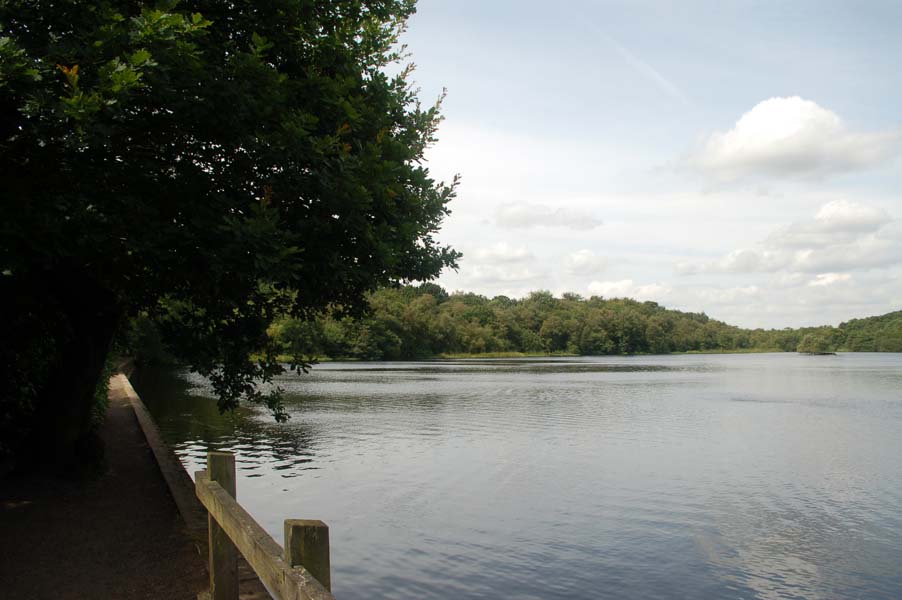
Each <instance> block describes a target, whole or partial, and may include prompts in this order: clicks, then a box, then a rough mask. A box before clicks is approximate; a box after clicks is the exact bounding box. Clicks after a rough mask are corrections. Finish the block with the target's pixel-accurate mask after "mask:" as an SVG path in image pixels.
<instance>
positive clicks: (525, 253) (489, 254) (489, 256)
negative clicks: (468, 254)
mask: <svg viewBox="0 0 902 600" xmlns="http://www.w3.org/2000/svg"><path fill="white" fill-rule="evenodd" d="M474 255H475V257H476V258H477V259H478V260H479V261H480V262H490V263H514V262H524V261H529V260H534V259H535V257H534V256H533V254H532V252H530V251H529V250H528V249H527V248H526V246H511V245H510V244H507V243H506V242H498V243H497V244H494V245H492V246H489V247H488V248H479V249H478V250H476V251H475V252H474Z"/></svg>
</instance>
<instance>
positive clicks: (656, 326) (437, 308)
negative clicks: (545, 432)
mask: <svg viewBox="0 0 902 600" xmlns="http://www.w3.org/2000/svg"><path fill="white" fill-rule="evenodd" d="M368 304H369V311H368V312H367V313H366V314H365V315H363V316H359V317H356V318H355V317H348V316H344V317H339V316H337V313H336V315H333V314H330V313H327V314H324V315H322V316H320V317H319V318H316V319H313V320H299V319H293V318H280V319H276V320H275V321H274V322H273V323H272V325H271V326H270V328H269V334H270V336H271V337H272V338H273V340H274V341H275V342H276V345H277V347H279V348H280V349H281V351H282V353H283V354H285V355H288V356H297V357H301V356H303V357H320V358H322V357H330V358H335V359H342V358H349V359H362V360H410V359H420V358H430V357H436V356H442V355H454V354H473V355H483V354H493V353H496V354H498V353H529V354H532V353H543V354H544V353H548V354H554V353H561V354H564V353H565V354H579V355H605V354H644V353H651V354H660V353H669V352H742V351H778V352H779V351H783V352H793V351H797V350H798V351H805V352H807V351H818V352H824V351H837V350H845V351H859V352H902V311H897V312H893V313H889V314H887V315H884V316H881V317H871V318H867V319H855V320H852V321H849V322H847V323H843V324H841V325H840V326H839V327H832V326H824V327H805V328H799V329H790V328H786V329H742V328H739V327H735V326H733V325H728V324H726V323H724V322H722V321H717V320H715V319H711V318H709V317H708V316H707V315H705V314H704V313H690V312H682V311H677V310H669V309H666V308H664V307H663V306H660V305H659V304H657V303H655V302H639V301H636V300H630V299H626V298H614V299H608V298H601V297H597V296H593V297H591V298H582V297H580V296H579V295H577V294H564V295H563V296H562V297H560V298H556V297H554V296H553V295H552V294H551V293H550V292H547V291H537V292H533V293H531V294H529V296H527V297H525V298H523V299H513V298H508V297H506V296H495V297H494V298H487V297H485V296H481V295H478V294H473V293H462V292H456V293H453V294H449V293H448V292H446V291H445V290H444V289H442V288H441V287H440V286H438V285H435V284H431V283H427V284H424V285H420V286H406V287H396V288H383V289H380V290H377V291H375V292H373V293H371V294H370V295H369V296H368Z"/></svg>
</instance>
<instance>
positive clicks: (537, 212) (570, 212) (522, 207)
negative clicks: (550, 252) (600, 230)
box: [495, 204, 601, 229]
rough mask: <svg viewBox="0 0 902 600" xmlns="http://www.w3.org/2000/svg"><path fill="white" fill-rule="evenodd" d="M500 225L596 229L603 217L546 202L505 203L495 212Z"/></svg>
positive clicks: (510, 226) (509, 226)
mask: <svg viewBox="0 0 902 600" xmlns="http://www.w3.org/2000/svg"><path fill="white" fill-rule="evenodd" d="M495 220H496V222H497V224H498V226H499V227H507V228H529V227H564V228H567V229H594V228H596V227H598V226H599V225H601V219H599V218H597V217H595V216H594V215H592V214H589V213H587V212H585V211H582V210H578V209H573V208H566V207H561V208H552V207H550V206H547V205H545V204H503V205H501V206H500V207H498V210H497V212H496V213H495Z"/></svg>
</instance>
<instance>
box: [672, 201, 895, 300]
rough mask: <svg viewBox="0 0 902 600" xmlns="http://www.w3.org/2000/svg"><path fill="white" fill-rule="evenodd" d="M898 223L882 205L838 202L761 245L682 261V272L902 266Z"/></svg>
mask: <svg viewBox="0 0 902 600" xmlns="http://www.w3.org/2000/svg"><path fill="white" fill-rule="evenodd" d="M892 224H894V221H893V220H892V218H891V217H890V215H889V214H888V213H887V212H886V211H884V210H882V209H879V208H875V207H871V206H865V205H863V204H859V203H856V202H849V201H846V200H836V201H833V202H828V203H827V204H824V205H823V206H822V207H821V208H820V210H818V212H817V214H816V215H815V216H814V218H813V219H811V220H808V221H801V222H796V223H792V224H790V225H789V226H787V227H783V228H781V229H778V230H777V231H775V232H773V233H772V234H771V235H769V236H768V237H767V238H766V239H765V240H764V241H762V242H761V243H759V244H758V245H757V246H756V247H753V248H740V249H737V250H733V251H731V252H729V253H727V254H726V255H724V256H723V257H721V258H719V259H717V260H715V261H711V262H702V263H691V262H683V263H679V264H677V272H678V273H681V274H684V275H693V274H699V273H766V272H777V271H787V272H790V273H793V272H794V273H814V274H831V273H838V272H842V271H854V270H866V269H872V268H879V267H888V266H892V265H896V264H902V243H900V239H899V236H898V234H897V233H898V232H896V231H894V229H896V228H894V227H892ZM819 285H820V284H819Z"/></svg>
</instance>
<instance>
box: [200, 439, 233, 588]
mask: <svg viewBox="0 0 902 600" xmlns="http://www.w3.org/2000/svg"><path fill="white" fill-rule="evenodd" d="M207 473H208V474H209V477H210V481H215V482H216V483H218V484H219V485H221V486H222V489H224V490H225V491H226V493H228V494H229V495H230V496H231V497H232V498H235V455H234V454H232V453H231V452H208V453H207ZM207 529H208V531H209V536H210V537H209V546H210V596H211V598H212V600H238V550H237V549H236V548H235V545H234V544H233V543H232V540H230V539H229V536H228V535H227V534H226V532H225V531H223V530H222V528H221V527H220V526H219V523H217V522H216V519H214V518H213V515H211V514H208V515H207Z"/></svg>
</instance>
